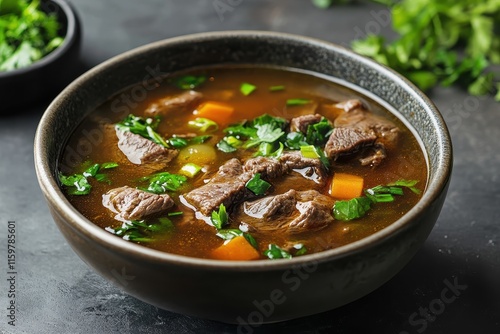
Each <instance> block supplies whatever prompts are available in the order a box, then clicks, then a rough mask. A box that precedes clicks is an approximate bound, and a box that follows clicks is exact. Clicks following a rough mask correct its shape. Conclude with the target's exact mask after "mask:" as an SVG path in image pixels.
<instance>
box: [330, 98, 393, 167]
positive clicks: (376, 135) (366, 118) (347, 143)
mask: <svg viewBox="0 0 500 334" xmlns="http://www.w3.org/2000/svg"><path fill="white" fill-rule="evenodd" d="M337 107H339V108H343V109H344V112H343V113H342V114H341V115H339V116H338V117H337V118H336V119H335V122H334V126H335V129H334V130H333V132H332V134H331V136H330V138H329V139H328V142H327V143H326V146H325V153H326V155H327V156H328V157H329V158H332V159H334V160H335V159H337V158H338V157H339V156H340V155H345V154H352V153H356V152H358V151H359V149H360V148H363V147H366V146H373V148H372V149H371V152H370V153H369V154H370V155H369V156H365V157H362V158H361V159H360V161H361V163H362V164H363V165H372V166H375V165H378V164H380V162H381V161H382V160H383V159H384V158H385V157H386V154H385V150H386V149H392V148H394V147H395V146H396V144H397V140H398V136H399V128H398V127H397V126H396V125H395V124H394V123H393V122H391V121H390V120H388V119H386V118H384V117H381V116H378V115H375V114H373V113H371V112H369V111H368V110H366V109H364V108H363V106H362V104H361V102H360V101H359V100H348V101H345V102H342V103H339V104H337Z"/></svg>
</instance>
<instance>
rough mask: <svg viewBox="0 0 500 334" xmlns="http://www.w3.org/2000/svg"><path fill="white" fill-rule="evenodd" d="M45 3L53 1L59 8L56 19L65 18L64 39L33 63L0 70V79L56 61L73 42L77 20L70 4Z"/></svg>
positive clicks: (59, 1) (34, 69) (61, 0)
mask: <svg viewBox="0 0 500 334" xmlns="http://www.w3.org/2000/svg"><path fill="white" fill-rule="evenodd" d="M47 3H54V4H56V5H57V6H58V7H59V8H60V13H59V12H56V14H57V15H58V21H61V16H60V15H63V17H65V18H66V22H67V23H66V33H65V34H64V41H63V43H62V44H61V45H59V46H58V47H57V48H55V49H54V50H53V51H52V52H50V53H49V54H46V55H45V56H43V57H42V58H41V59H39V60H37V61H35V62H34V63H32V64H30V65H28V66H26V67H21V68H17V69H15V70H9V71H0V80H3V79H5V80H6V79H10V78H12V77H17V76H21V75H24V74H26V73H30V72H33V71H36V70H38V69H40V68H43V67H45V66H47V65H49V64H51V63H53V62H55V61H57V60H58V59H59V58H60V57H61V56H62V55H64V54H66V53H67V52H68V51H69V50H70V49H71V47H72V46H73V44H74V43H75V40H76V38H77V35H78V30H79V21H78V18H77V14H76V12H75V10H74V9H73V7H72V6H71V4H69V3H68V2H66V1H64V0H48V1H47Z"/></svg>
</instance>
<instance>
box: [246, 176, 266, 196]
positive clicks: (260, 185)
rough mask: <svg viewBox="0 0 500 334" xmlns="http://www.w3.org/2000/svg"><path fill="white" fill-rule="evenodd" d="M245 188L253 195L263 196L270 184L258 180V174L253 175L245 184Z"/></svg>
mask: <svg viewBox="0 0 500 334" xmlns="http://www.w3.org/2000/svg"><path fill="white" fill-rule="evenodd" d="M245 187H246V188H247V189H248V190H250V191H251V192H253V193H254V194H255V195H263V194H265V193H266V191H267V190H268V189H269V188H271V184H270V183H269V182H266V181H265V180H262V179H261V178H260V173H255V175H254V176H253V177H252V178H251V179H250V180H248V182H247V183H246V184H245Z"/></svg>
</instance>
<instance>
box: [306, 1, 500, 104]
mask: <svg viewBox="0 0 500 334" xmlns="http://www.w3.org/2000/svg"><path fill="white" fill-rule="evenodd" d="M372 1H373V2H378V3H384V4H386V5H388V6H389V7H390V8H391V13H392V23H393V29H394V31H396V32H397V33H398V34H399V36H400V37H399V38H397V39H396V40H394V41H392V42H386V41H385V39H384V38H383V37H382V36H378V35H369V36H367V37H366V38H365V39H362V40H357V41H354V42H353V43H352V48H353V50H354V51H356V52H358V53H360V54H362V55H365V56H368V57H371V58H373V59H375V60H377V61H378V62H380V63H382V64H385V65H387V66H389V67H391V68H393V69H394V70H396V71H398V72H399V73H401V74H403V75H404V76H406V77H407V78H408V79H410V80H411V81H413V82H414V83H415V84H416V85H417V86H419V87H420V88H421V89H422V90H428V89H430V88H432V87H434V86H436V85H442V86H450V85H452V84H456V85H460V86H462V87H465V88H467V90H468V92H469V93H470V94H472V95H485V94H488V93H496V96H495V98H496V100H497V101H500V83H499V82H498V80H499V78H498V76H496V73H494V72H493V71H492V70H491V65H492V64H499V63H500V36H499V34H498V32H499V29H500V0H440V1H434V0H400V1H393V0H384V1H380V0H378V1H377V0H372ZM334 2H335V1H333V0H322V1H314V0H313V3H315V4H316V5H317V6H319V7H321V8H326V7H328V6H330V5H331V4H333V3H334Z"/></svg>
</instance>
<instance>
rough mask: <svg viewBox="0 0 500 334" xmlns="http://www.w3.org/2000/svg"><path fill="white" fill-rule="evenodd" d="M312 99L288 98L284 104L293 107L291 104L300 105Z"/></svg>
mask: <svg viewBox="0 0 500 334" xmlns="http://www.w3.org/2000/svg"><path fill="white" fill-rule="evenodd" d="M311 102H312V101H311V100H309V99H288V100H286V105H287V106H288V107H293V106H302V105H304V104H308V103H311Z"/></svg>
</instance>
